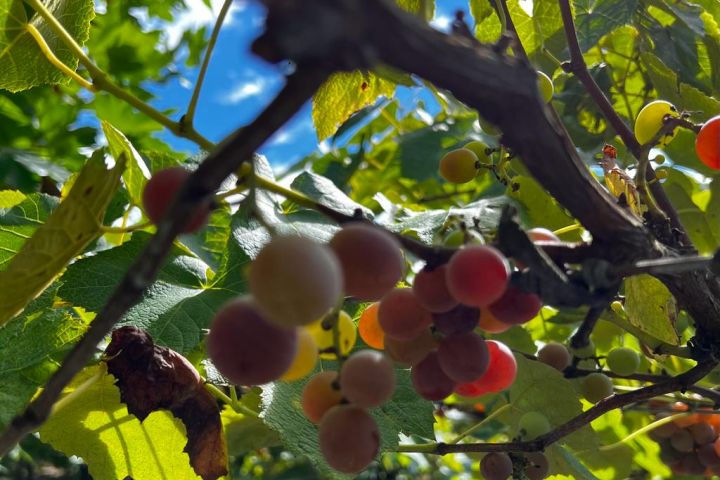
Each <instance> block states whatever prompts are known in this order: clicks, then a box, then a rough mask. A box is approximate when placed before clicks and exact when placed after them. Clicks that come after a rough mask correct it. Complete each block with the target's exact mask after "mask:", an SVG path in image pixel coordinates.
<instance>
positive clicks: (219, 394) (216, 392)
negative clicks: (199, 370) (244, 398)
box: [204, 380, 260, 418]
mask: <svg viewBox="0 0 720 480" xmlns="http://www.w3.org/2000/svg"><path fill="white" fill-rule="evenodd" d="M204 384H205V389H206V390H207V391H208V392H210V395H212V396H213V397H215V398H216V399H218V400H220V401H221V402H223V403H224V404H226V405H230V408H232V409H233V410H234V411H235V412H236V413H242V414H243V415H247V416H249V417H253V418H260V414H259V413H258V412H256V411H255V410H252V409H250V408H248V407H246V406H245V405H243V404H242V403H241V402H239V401H238V398H237V393H236V394H235V398H234V399H233V398H231V397H229V396H227V395H226V394H225V392H223V391H222V390H220V389H219V388H218V387H216V386H215V385H213V384H212V383H209V382H208V381H207V380H205V382H204ZM234 391H235V388H234V387H232V388H231V389H230V393H231V394H232V392H234Z"/></svg>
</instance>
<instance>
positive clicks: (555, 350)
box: [537, 342, 572, 372]
mask: <svg viewBox="0 0 720 480" xmlns="http://www.w3.org/2000/svg"><path fill="white" fill-rule="evenodd" d="M537 357H538V360H540V361H541V362H543V363H545V364H547V365H550V366H551V367H553V368H555V369H556V370H560V371H561V372H562V371H563V370H565V369H566V368H567V367H569V366H570V362H571V361H572V357H571V356H570V352H569V351H568V349H567V348H566V347H565V345H563V344H561V343H555V342H550V343H547V344H545V345H544V346H543V347H542V348H541V349H540V350H539V351H538V354H537Z"/></svg>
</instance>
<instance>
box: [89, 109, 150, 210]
mask: <svg viewBox="0 0 720 480" xmlns="http://www.w3.org/2000/svg"><path fill="white" fill-rule="evenodd" d="M100 124H101V125H102V129H103V132H104V133H105V138H107V141H108V148H109V149H110V155H112V156H113V158H114V159H115V160H116V161H117V159H119V158H121V156H122V155H125V158H126V159H127V168H126V169H125V172H123V176H122V179H123V183H125V189H126V190H127V192H128V193H129V194H130V201H131V203H132V204H133V205H142V192H143V188H144V187H145V184H146V183H147V181H148V178H149V177H150V171H149V170H148V168H147V165H145V161H144V160H143V159H142V157H140V154H139V153H138V152H137V150H135V147H133V145H132V143H130V140H128V139H127V137H125V135H123V134H122V132H121V131H120V130H118V129H117V128H115V127H113V126H112V125H111V124H110V123H108V122H106V121H105V120H101V121H100Z"/></svg>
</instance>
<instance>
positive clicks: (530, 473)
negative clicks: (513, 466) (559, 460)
mask: <svg viewBox="0 0 720 480" xmlns="http://www.w3.org/2000/svg"><path fill="white" fill-rule="evenodd" d="M525 458H526V459H527V461H528V465H527V467H525V475H527V477H528V479H529V480H542V479H543V478H545V477H547V476H548V473H549V472H550V464H549V462H548V459H547V457H546V456H545V455H544V454H543V453H541V452H532V453H528V454H527V455H525Z"/></svg>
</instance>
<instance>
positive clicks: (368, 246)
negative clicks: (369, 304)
mask: <svg viewBox="0 0 720 480" xmlns="http://www.w3.org/2000/svg"><path fill="white" fill-rule="evenodd" d="M330 248H331V249H332V250H333V251H334V252H335V255H337V258H338V259H339V261H340V265H342V275H343V281H344V285H345V293H346V294H347V295H350V296H352V297H355V298H357V299H358V300H366V301H374V300H379V299H380V298H381V297H382V296H383V295H385V294H386V293H387V292H389V291H390V290H392V288H393V287H395V284H397V282H398V281H399V280H400V279H401V278H402V276H403V269H404V261H403V256H402V250H401V248H400V243H399V242H398V241H397V240H396V239H395V238H394V237H393V236H392V235H390V234H389V233H387V232H385V231H383V230H380V229H379V228H376V227H372V226H370V225H366V224H363V223H349V224H347V225H345V226H344V227H343V228H342V230H340V231H339V232H337V233H336V234H335V236H334V237H333V238H332V240H330Z"/></svg>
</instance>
